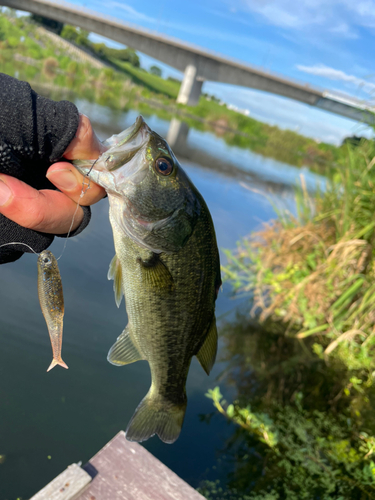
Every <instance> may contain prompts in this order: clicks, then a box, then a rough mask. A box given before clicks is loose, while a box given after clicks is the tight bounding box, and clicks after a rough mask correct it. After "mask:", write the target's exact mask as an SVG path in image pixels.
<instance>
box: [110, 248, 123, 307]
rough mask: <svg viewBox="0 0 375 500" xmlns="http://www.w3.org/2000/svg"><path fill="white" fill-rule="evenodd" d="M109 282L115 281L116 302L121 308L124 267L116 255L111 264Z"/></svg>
mask: <svg viewBox="0 0 375 500" xmlns="http://www.w3.org/2000/svg"><path fill="white" fill-rule="evenodd" d="M107 277H108V279H109V280H113V291H114V293H115V301H116V305H117V307H120V304H121V299H122V296H123V294H124V290H123V287H122V267H121V263H120V259H119V258H118V257H117V255H116V254H115V255H114V257H113V259H112V260H111V263H110V264H109V269H108V275H107Z"/></svg>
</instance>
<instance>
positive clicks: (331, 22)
mask: <svg viewBox="0 0 375 500" xmlns="http://www.w3.org/2000/svg"><path fill="white" fill-rule="evenodd" d="M70 3H74V4H76V5H78V6H81V7H86V8H89V9H91V10H94V11H97V12H100V13H103V14H106V15H109V16H113V17H115V18H116V19H118V20H123V21H125V22H127V23H131V24H136V25H138V26H142V27H145V28H147V29H151V30H154V31H157V32H159V33H162V34H166V35H168V36H173V37H176V38H179V39H181V40H184V41H186V42H189V43H194V44H196V45H200V46H201V47H206V48H208V49H210V50H213V51H216V52H219V53H221V54H223V55H226V56H229V57H232V58H236V59H239V60H242V61H244V62H245V63H248V64H250V65H254V66H260V67H261V68H263V69H266V70H268V71H271V72H273V73H277V74H279V75H283V76H284V77H287V78H291V79H294V80H297V81H300V82H304V83H309V84H310V85H312V86H317V87H320V88H323V89H327V90H331V91H335V92H337V91H339V92H345V93H347V94H350V95H352V96H355V97H357V98H361V99H364V100H367V101H370V102H371V103H372V104H375V55H374V48H375V0H215V1H212V0H199V1H198V0H190V1H183V2H180V1H176V0H173V1H172V0H158V2H155V1H151V0H128V1H126V2H124V1H122V0H106V1H105V2H103V1H102V0H70ZM141 61H142V65H143V66H144V67H146V69H147V68H149V67H150V66H151V65H152V64H154V63H155V61H153V60H151V59H150V58H149V57H146V56H143V57H141ZM156 64H158V65H159V66H160V67H162V68H163V72H164V76H168V75H171V76H179V77H180V78H181V77H182V75H181V74H180V73H178V72H176V71H175V70H173V69H172V68H168V67H166V66H164V65H162V64H160V63H156ZM203 91H205V92H208V93H212V94H215V95H216V96H217V97H219V98H221V99H223V100H224V101H225V102H227V103H229V104H234V105H236V106H238V107H240V108H244V109H248V110H249V111H250V115H251V116H253V117H254V118H257V119H260V120H262V121H266V122H268V123H271V124H277V125H279V126H281V127H283V128H289V129H292V130H298V131H299V132H300V133H302V134H304V135H308V136H310V137H314V138H317V139H319V140H324V141H326V142H333V143H339V142H340V141H341V140H342V138H343V137H345V136H347V135H352V134H368V130H367V131H366V129H365V128H364V127H363V126H362V125H359V124H358V123H356V122H354V121H351V120H348V119H344V118H341V117H339V116H336V115H333V114H331V113H326V112H323V111H320V110H318V109H316V108H312V107H309V106H307V105H303V104H300V103H297V102H294V101H292V100H288V99H284V98H281V97H277V96H275V95H272V94H267V93H264V92H259V91H255V90H252V89H245V88H241V87H233V86H229V85H224V84H219V83H215V82H205V83H204V87H203Z"/></svg>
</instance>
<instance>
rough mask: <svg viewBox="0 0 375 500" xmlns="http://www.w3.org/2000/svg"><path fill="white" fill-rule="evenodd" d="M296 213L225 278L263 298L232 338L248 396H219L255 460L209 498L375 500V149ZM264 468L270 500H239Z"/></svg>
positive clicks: (368, 146)
mask: <svg viewBox="0 0 375 500" xmlns="http://www.w3.org/2000/svg"><path fill="white" fill-rule="evenodd" d="M296 206H297V215H295V216H294V215H291V214H290V213H288V212H286V211H285V212H279V214H278V218H277V219H276V220H274V221H272V222H270V223H267V224H265V225H264V226H263V228H262V229H261V230H260V231H258V232H255V233H253V234H251V235H250V236H249V237H248V238H245V239H243V240H242V241H241V242H240V243H238V247H237V249H236V250H234V251H229V250H228V251H227V252H226V255H227V263H226V264H225V265H224V266H223V267H222V271H223V275H224V280H225V281H227V282H229V283H231V285H232V287H233V291H234V293H235V294H240V293H248V294H250V296H251V301H250V303H249V306H248V311H247V313H246V314H245V316H244V317H242V318H240V319H238V321H237V323H235V324H234V325H233V324H227V326H226V329H225V330H226V331H225V333H224V339H225V340H224V341H225V343H226V354H225V359H227V360H229V359H231V358H232V359H233V357H235V359H236V362H235V363H232V364H233V368H229V369H228V370H227V373H226V377H227V378H228V379H229V380H230V381H231V382H232V384H234V385H235V386H236V388H237V397H236V399H235V400H234V401H233V402H232V403H228V402H226V401H225V400H224V398H223V395H222V394H221V392H220V389H219V387H216V389H214V390H211V391H209V393H208V394H207V396H208V397H209V398H210V399H212V400H213V403H214V406H215V407H216V409H217V410H218V411H219V412H220V413H221V414H223V415H224V416H225V417H226V418H227V419H228V420H230V421H232V422H233V423H234V424H235V425H236V426H237V427H238V431H237V439H238V441H237V448H236V447H235V446H234V445H233V443H232V449H231V452H234V449H236V453H237V454H238V453H241V454H242V456H243V457H244V456H245V455H246V456H247V457H248V458H247V460H243V461H242V462H241V464H240V465H239V466H237V467H236V468H235V471H234V473H233V475H232V476H231V478H232V479H231V482H230V484H231V488H232V490H230V493H229V492H227V495H228V496H220V497H219V496H217V495H216V494H213V493H212V491H217V488H218V487H219V486H218V484H209V483H208V484H207V485H206V489H205V490H202V491H203V494H206V495H207V498H215V499H218V498H228V499H229V498H251V499H255V498H256V499H258V498H259V500H260V499H261V498H269V499H279V498H288V499H289V498H296V499H297V498H325V499H337V498H342V499H349V498H350V499H354V498H355V499H364V498H366V499H370V498H375V462H374V453H375V422H374V418H373V408H374V403H375V387H374V382H375V355H374V354H375V352H374V349H375V312H374V311H375V279H374V278H375V219H374V214H375V143H374V141H363V142H361V143H360V144H359V145H358V146H353V145H348V146H347V154H346V159H345V160H341V161H340V164H339V165H338V167H337V169H336V170H335V171H334V172H333V177H332V181H330V182H328V183H327V187H326V190H325V191H324V192H320V193H316V194H315V195H314V197H311V195H309V194H308V192H307V191H306V188H305V186H304V183H303V182H302V186H301V188H300V189H299V190H298V192H297V194H296ZM235 332H236V335H234V333H235ZM239 336H240V338H241V340H238V338H239ZM235 339H237V340H235ZM235 365H236V366H235ZM250 367H251V369H250ZM240 436H241V440H240V439H239V437H240ZM254 470H258V471H260V470H262V474H263V479H261V480H258V481H257V482H256V488H255V490H256V491H257V494H258V495H259V496H257V495H255V493H253V495H251V496H249V497H247V496H246V497H245V496H243V497H241V496H238V497H235V496H233V495H234V493H235V492H237V493H239V492H242V493H244V492H246V487H245V476H246V475H248V474H251V473H253V471H254ZM252 491H253V492H254V490H252ZM293 491H294V492H298V494H297V493H296V494H295V496H293V494H292V493H291V492H293ZM288 492H289V493H288ZM231 495H232V496H231ZM254 495H255V496H254ZM286 495H289V496H286Z"/></svg>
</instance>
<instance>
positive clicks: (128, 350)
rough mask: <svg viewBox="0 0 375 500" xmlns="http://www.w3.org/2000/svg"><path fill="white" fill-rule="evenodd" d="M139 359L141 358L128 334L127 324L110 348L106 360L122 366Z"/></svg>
mask: <svg viewBox="0 0 375 500" xmlns="http://www.w3.org/2000/svg"><path fill="white" fill-rule="evenodd" d="M141 359H143V358H142V356H141V355H140V354H139V351H138V349H137V348H136V347H135V345H134V343H133V341H132V339H131V337H130V335H129V327H128V326H127V327H126V328H125V330H124V331H123V332H122V334H121V335H120V336H119V337H118V338H117V340H116V342H115V343H114V344H113V346H112V347H111V348H110V350H109V353H108V356H107V360H108V361H109V362H110V363H112V365H117V366H122V365H129V364H130V363H135V362H136V361H140V360H141Z"/></svg>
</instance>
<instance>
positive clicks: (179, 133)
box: [167, 118, 189, 151]
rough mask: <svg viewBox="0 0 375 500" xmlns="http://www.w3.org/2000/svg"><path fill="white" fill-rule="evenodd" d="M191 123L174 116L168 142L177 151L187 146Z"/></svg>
mask: <svg viewBox="0 0 375 500" xmlns="http://www.w3.org/2000/svg"><path fill="white" fill-rule="evenodd" d="M188 133H189V125H188V124H187V123H185V122H182V121H181V120H178V119H177V118H172V120H171V123H170V125H169V129H168V134H167V143H168V144H169V145H170V147H171V148H173V149H175V150H176V151H181V150H183V149H185V148H186V141H187V136H188Z"/></svg>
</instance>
